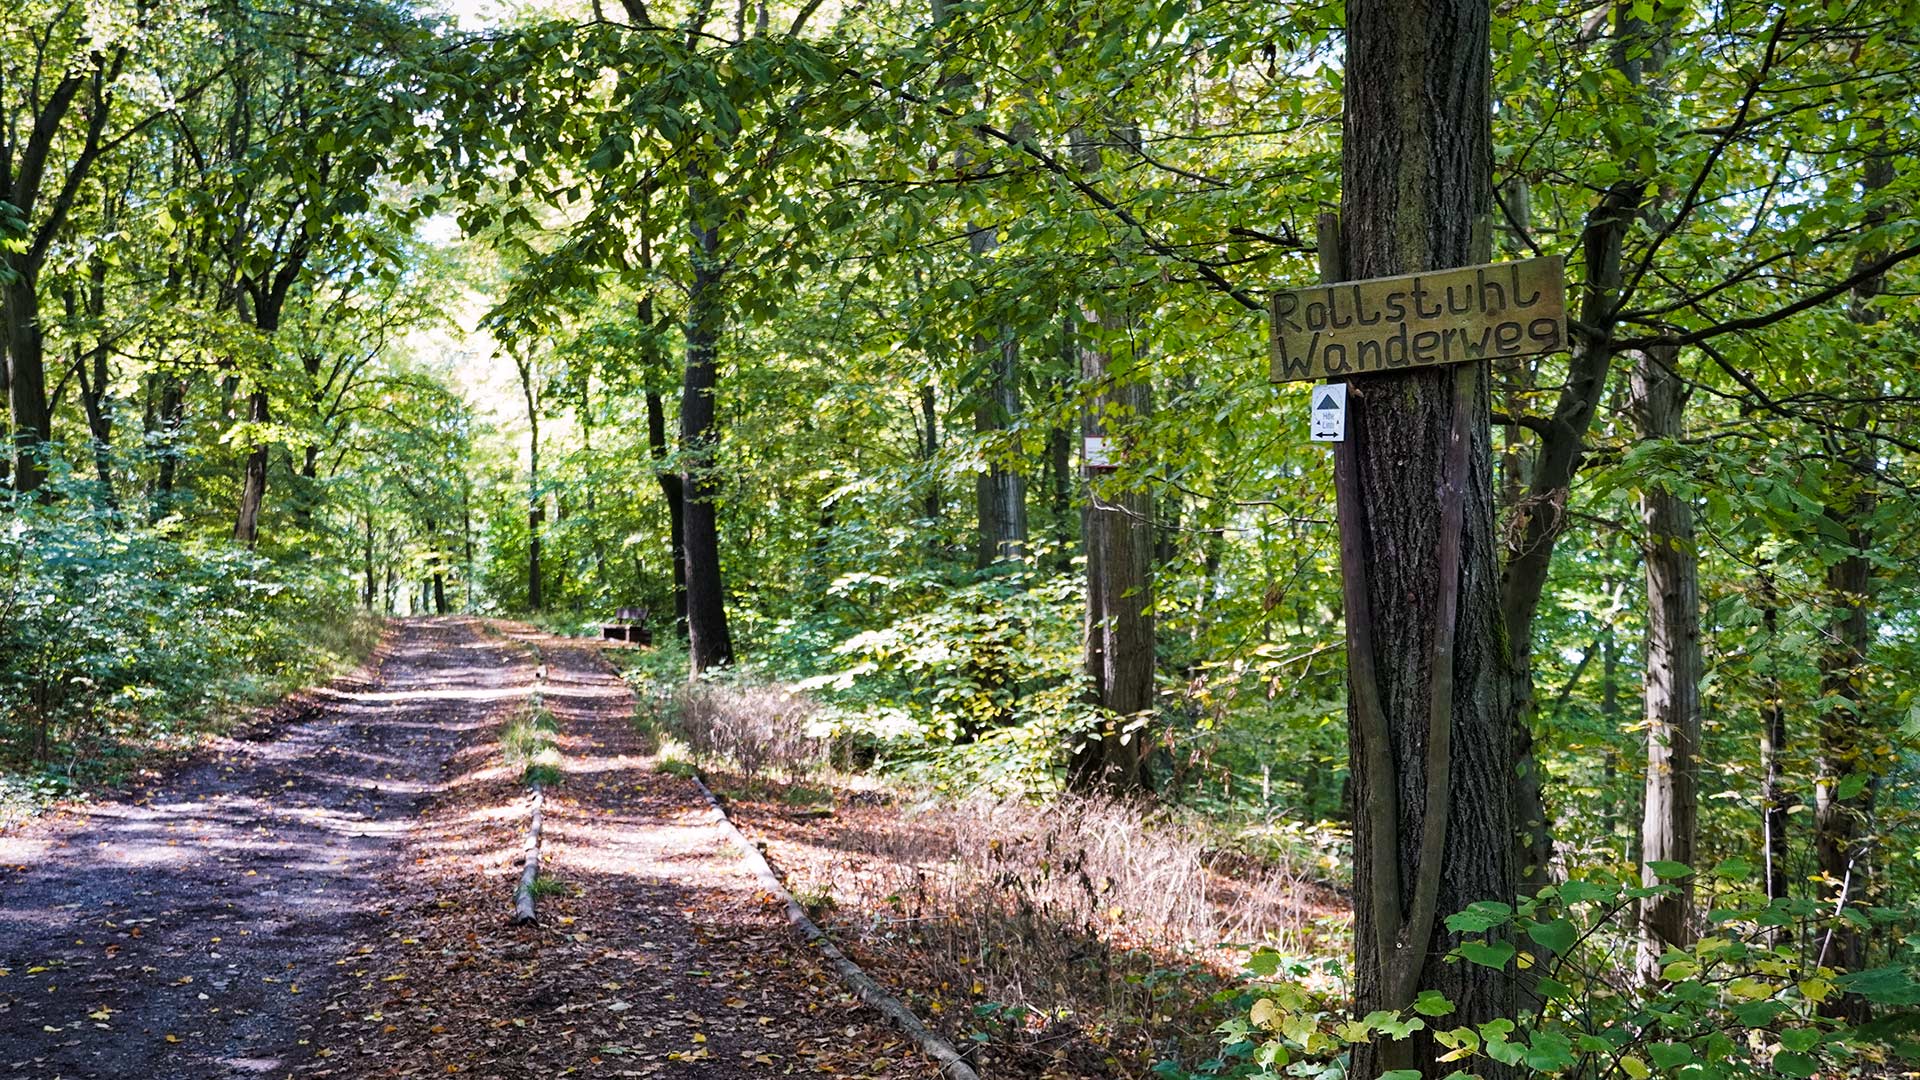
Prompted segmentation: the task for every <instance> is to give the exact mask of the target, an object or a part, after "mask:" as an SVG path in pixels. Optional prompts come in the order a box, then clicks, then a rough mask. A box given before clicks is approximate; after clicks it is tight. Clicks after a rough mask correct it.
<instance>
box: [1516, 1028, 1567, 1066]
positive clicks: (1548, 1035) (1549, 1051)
mask: <svg viewBox="0 0 1920 1080" xmlns="http://www.w3.org/2000/svg"><path fill="white" fill-rule="evenodd" d="M1526 1062H1527V1068H1529V1069H1535V1070H1538V1071H1540V1072H1560V1071H1561V1070H1563V1069H1570V1068H1572V1067H1573V1043H1572V1042H1571V1041H1570V1040H1569V1039H1568V1038H1567V1037H1566V1036H1565V1035H1562V1034H1560V1033H1558V1032H1554V1031H1537V1032H1535V1033H1534V1036H1533V1046H1532V1047H1530V1048H1529V1049H1528V1050H1527V1057H1526Z"/></svg>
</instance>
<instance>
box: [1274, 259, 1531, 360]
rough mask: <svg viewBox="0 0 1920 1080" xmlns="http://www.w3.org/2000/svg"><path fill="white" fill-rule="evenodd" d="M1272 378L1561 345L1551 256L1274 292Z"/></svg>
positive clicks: (1525, 351)
mask: <svg viewBox="0 0 1920 1080" xmlns="http://www.w3.org/2000/svg"><path fill="white" fill-rule="evenodd" d="M1270 313H1271V315H1272V321H1273V333H1272V345H1273V374H1272V379H1273V381H1274V382H1290V381H1292V380H1295V379H1328V378H1334V377H1338V376H1347V375H1356V374H1360V373H1363V372H1376V371H1403V370H1406V369H1408V368H1415V367H1426V366H1429V365H1433V364H1459V363H1464V362H1466V361H1468V360H1485V359H1489V358H1493V357H1503V356H1532V355H1534V354H1536V353H1550V352H1558V351H1559V350H1561V349H1564V348H1566V347H1567V297H1566V279H1565V269H1564V268H1563V267H1562V265H1561V259H1560V256H1558V255H1549V256H1546V257H1545V258H1539V259H1527V260H1524V261H1522V262H1510V263H1492V264H1489V265H1486V266H1462V267H1458V268H1456V269H1452V270H1433V271H1429V272H1426V273H1421V274H1401V275H1399V276H1398V277H1385V278H1371V279H1368V280H1366V281H1343V282H1341V283H1340V284H1338V285H1316V286H1314V287H1312V288H1310V289H1295V290H1294V291H1292V292H1282V293H1275V294H1274V295H1273V302H1272V306H1271V308H1270Z"/></svg>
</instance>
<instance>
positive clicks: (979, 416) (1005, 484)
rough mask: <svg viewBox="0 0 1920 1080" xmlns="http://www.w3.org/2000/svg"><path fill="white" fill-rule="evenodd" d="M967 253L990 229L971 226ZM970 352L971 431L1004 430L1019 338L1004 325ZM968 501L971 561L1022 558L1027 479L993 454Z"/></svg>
mask: <svg viewBox="0 0 1920 1080" xmlns="http://www.w3.org/2000/svg"><path fill="white" fill-rule="evenodd" d="M971 243H972V247H973V252H974V254H975V255H976V256H984V255H985V254H986V253H987V252H989V251H992V250H993V249H994V248H995V247H997V246H999V242H998V241H997V240H996V239H995V238H994V235H993V230H992V229H975V230H974V231H973V236H972V240H971ZM973 348H974V353H975V354H976V355H977V356H979V357H980V358H981V361H982V362H983V363H985V364H986V365H987V377H986V379H985V385H984V387H983V388H982V389H981V391H980V398H979V400H978V401H977V402H975V404H974V410H973V431H974V434H976V435H991V434H993V433H994V432H998V431H1005V430H1007V429H1008V428H1009V427H1011V426H1012V425H1013V421H1014V418H1015V417H1017V416H1019V415H1020V342H1019V341H1018V340H1017V339H1016V338H1015V337H1014V336H1013V332H1012V331H1011V330H1010V329H1007V328H1004V327H1003V328H1000V329H999V330H998V331H997V332H996V333H995V334H993V335H989V334H977V335H975V337H974V342H973ZM974 501H975V504H976V507H977V510H978V514H979V521H980V526H979V528H980V532H979V540H978V542H977V543H976V545H975V547H974V564H975V565H977V566H980V567H982V568H984V567H988V566H992V565H993V564H994V563H996V562H999V561H1000V560H1002V559H1019V558H1024V557H1025V556H1026V552H1027V479H1026V477H1025V476H1022V475H1021V474H1020V472H1019V470H1017V469H1013V468H1009V467H1008V465H1007V463H1006V462H1004V461H1002V460H1000V459H999V457H998V456H995V458H994V459H993V460H992V461H991V463H990V464H988V466H987V468H986V470H985V471H983V472H981V473H980V475H979V477H978V478H977V479H976V480H975V487H974Z"/></svg>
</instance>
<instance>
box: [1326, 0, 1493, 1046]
mask: <svg viewBox="0 0 1920 1080" xmlns="http://www.w3.org/2000/svg"><path fill="white" fill-rule="evenodd" d="M1488 64H1489V60H1488V11H1487V7H1486V5H1484V4H1474V3H1458V2H1448V0H1429V2H1426V3H1419V2H1415V3H1399V2H1392V0H1355V2H1353V3H1350V4H1349V5H1348V8H1347V58H1346V102H1345V106H1346V107H1345V121H1344V129H1343V134H1344V140H1345V141H1344V144H1343V155H1342V167H1341V174H1342V175H1341V179H1342V206H1341V211H1342V218H1343V220H1344V222H1345V230H1344V236H1343V237H1340V238H1339V239H1337V240H1336V238H1335V237H1323V261H1324V262H1325V263H1326V265H1325V266H1324V267H1323V269H1324V271H1325V272H1326V273H1327V275H1328V276H1329V277H1342V278H1349V279H1354V278H1367V277H1382V276H1387V275H1392V274H1399V273H1405V272H1409V271H1418V270H1432V269H1438V268H1444V267H1451V266H1459V265H1464V264H1469V263H1472V262H1474V261H1476V260H1477V259H1478V258H1481V257H1484V255H1485V251H1484V247H1483V244H1484V241H1482V244H1480V245H1477V244H1476V242H1475V237H1476V233H1479V234H1480V235H1481V236H1484V231H1483V230H1482V229H1480V228H1477V227H1476V223H1481V222H1483V215H1485V214H1486V213H1487V211H1488V209H1489V207H1490V205H1491V200H1492V192H1491V178H1490V176H1489V167H1490V158H1491V140H1492V135H1491V130H1490V107H1489V102H1488ZM1323 231H1327V230H1326V227H1325V226H1323ZM1331 231H1333V232H1335V233H1336V234H1337V233H1339V230H1338V229H1337V228H1335V229H1332V230H1331ZM1329 240H1334V241H1335V242H1334V243H1327V241H1329ZM1476 248H1479V250H1476ZM1486 367H1487V365H1486V363H1485V361H1473V362H1469V363H1464V364H1456V365H1451V366H1439V367H1424V368H1412V369H1408V370H1404V371H1399V372H1393V373H1386V374H1372V375H1361V376H1357V377H1355V378H1353V379H1352V381H1351V383H1350V390H1349V394H1350V396H1349V404H1348V410H1349V415H1348V427H1347V440H1348V441H1346V442H1342V443H1336V444H1335V470H1336V486H1337V487H1338V489H1339V495H1340V506H1339V517H1340V534H1341V539H1340V546H1341V561H1342V564H1343V573H1344V575H1345V586H1346V607H1347V650H1348V681H1349V704H1348V721H1349V729H1350V740H1351V751H1350V752H1351V755H1352V769H1353V776H1354V800H1355V814H1354V855H1355V872H1354V880H1355V883H1356V887H1355V889H1354V915H1355V937H1354V940H1355V962H1354V969H1353V970H1354V972H1355V975H1356V984H1355V1008H1356V1011H1357V1013H1358V1014H1360V1015H1365V1014H1367V1013H1369V1012H1372V1011H1374V1010H1376V1009H1401V1008H1404V1007H1406V1006H1407V1005H1409V1004H1410V1003H1411V1001H1412V999H1413V997H1414V996H1415V994H1416V992H1417V991H1419V990H1436V991H1439V992H1440V993H1442V994H1444V995H1446V997H1447V998H1448V999H1449V1000H1450V1001H1452V1002H1453V1003H1454V1006H1455V1011H1454V1013H1453V1014H1452V1015H1451V1016H1450V1017H1449V1018H1448V1024H1449V1025H1450V1026H1451V1025H1461V1024H1466V1025H1472V1024H1476V1023H1480V1022H1483V1021H1486V1020H1491V1019H1493V1018H1495V1017H1500V1016H1509V1015H1512V1013H1513V1012H1514V1011H1515V1005H1516V1000H1515V983H1514V979H1513V975H1512V973H1511V972H1508V971H1494V970H1491V969H1489V968H1487V967H1483V966H1479V965H1476V964H1465V963H1455V964H1446V963H1443V962H1442V957H1443V956H1444V955H1445V954H1446V952H1447V951H1448V949H1449V948H1450V946H1451V944H1452V942H1453V939H1452V937H1451V935H1449V934H1448V933H1447V931H1446V930H1445V927H1444V918H1445V916H1446V915H1447V914H1449V913H1451V912H1455V911H1459V910H1461V909H1463V908H1465V907H1466V906H1467V905H1468V904H1469V903H1472V902H1473V901H1476V900H1498V901H1505V900H1509V899H1511V897H1512V896H1513V894H1514V891H1515V889H1516V888H1517V886H1518V875H1517V872H1516V871H1517V868H1516V866H1515V864H1514V863H1515V860H1514V852H1513V844H1512V838H1513V834H1514V822H1513V817H1512V810H1511V803H1510V798H1509V789H1510V788H1511V786H1512V780H1513V766H1514V761H1513V745H1512V744H1513V739H1512V728H1511V721H1510V716H1509V711H1508V710H1509V699H1508V693H1507V685H1506V680H1507V670H1506V661H1507V657H1506V655H1505V651H1504V643H1503V641H1502V638H1501V632H1500V617H1499V615H1500V607H1499V591H1498V586H1499V581H1498V567H1497V565H1496V563H1495V554H1496V551H1497V548H1498V541H1497V538H1496V536H1495V534H1494V519H1493V504H1494V494H1493V477H1492V445H1491V434H1490V429H1489V422H1488V401H1487V371H1486ZM1442 1052H1443V1051H1442V1050H1441V1049H1440V1048H1439V1047H1438V1045H1437V1044H1435V1043H1434V1042H1433V1041H1432V1039H1431V1038H1429V1037H1428V1033H1427V1032H1424V1031H1423V1032H1418V1033H1415V1034H1414V1035H1412V1036H1410V1037H1409V1038H1407V1039H1404V1040H1398V1041H1388V1040H1386V1039H1384V1038H1381V1039H1378V1040H1376V1041H1374V1042H1370V1043H1363V1044H1361V1045H1359V1046H1356V1047H1355V1053H1354V1058H1353V1075H1354V1076H1356V1077H1359V1078H1361V1080H1371V1078H1372V1077H1375V1076H1378V1075H1379V1074H1380V1073H1382V1072H1384V1071H1387V1070H1390V1069H1404V1068H1413V1069H1420V1070H1422V1072H1423V1073H1425V1074H1429V1075H1439V1074H1441V1073H1444V1072H1446V1071H1448V1069H1449V1066H1445V1065H1441V1064H1438V1061H1437V1059H1438V1057H1439V1055H1440V1054H1441V1053H1442ZM1498 1068H1499V1067H1498V1066H1495V1065H1494V1064H1493V1063H1491V1062H1487V1063H1484V1067H1483V1069H1482V1072H1483V1074H1485V1073H1486V1071H1487V1070H1488V1069H1493V1070H1495V1071H1498Z"/></svg>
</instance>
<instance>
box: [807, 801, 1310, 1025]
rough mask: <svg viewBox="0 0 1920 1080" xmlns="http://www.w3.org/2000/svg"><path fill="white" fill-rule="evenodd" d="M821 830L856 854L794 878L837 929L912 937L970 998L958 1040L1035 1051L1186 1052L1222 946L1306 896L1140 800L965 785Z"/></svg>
mask: <svg viewBox="0 0 1920 1080" xmlns="http://www.w3.org/2000/svg"><path fill="white" fill-rule="evenodd" d="M835 837H836V844H838V845H841V846H845V847H847V848H850V849H851V850H853V851H854V852H856V853H858V854H860V855H863V856H866V857H865V858H860V859H855V860H848V861H847V862H846V863H845V864H844V865H839V864H830V865H829V866H828V868H827V869H825V870H816V871H815V872H816V873H823V874H825V875H826V880H824V881H812V882H808V883H807V887H808V889H809V890H810V895H821V896H826V897H831V898H832V899H833V901H834V902H835V910H836V911H837V912H838V915H837V917H836V928H837V930H838V931H839V932H840V933H841V934H842V935H845V936H851V937H853V938H854V939H855V940H865V941H867V942H869V943H871V944H874V945H886V946H889V947H899V946H902V945H904V946H907V947H910V948H912V949H913V950H914V951H916V952H917V953H918V954H919V955H921V956H922V957H924V958H925V962H926V963H928V964H930V965H931V966H932V967H933V969H934V970H933V974H932V978H931V979H930V980H928V981H930V982H933V983H935V984H945V985H948V986H952V987H956V988H960V990H961V991H962V993H963V994H967V993H968V992H969V991H970V992H971V993H970V995H969V996H970V997H971V998H972V1000H973V1005H972V1011H971V1013H970V1014H969V1015H967V1016H966V1017H965V1018H964V1020H962V1021H961V1022H962V1023H963V1024H964V1025H965V1026H964V1027H963V1029H962V1031H961V1034H962V1035H963V1036H968V1037H972V1038H975V1039H977V1040H979V1041H983V1042H985V1041H991V1042H992V1043H993V1044H994V1045H996V1046H997V1047H999V1048H1000V1052H1003V1053H1014V1054H1027V1055H1034V1056H1037V1058H1038V1059H1046V1058H1047V1057H1048V1055H1050V1054H1051V1053H1052V1052H1053V1051H1054V1049H1055V1048H1058V1047H1061V1046H1063V1045H1065V1044H1066V1043H1069V1042H1071V1043H1075V1044H1076V1045H1078V1046H1080V1047H1082V1048H1083V1049H1084V1048H1085V1047H1086V1046H1088V1045H1097V1046H1101V1047H1104V1048H1106V1049H1109V1050H1113V1051H1117V1052H1120V1053H1122V1055H1123V1056H1125V1057H1127V1058H1129V1059H1131V1060H1133V1061H1135V1062H1137V1063H1138V1062H1146V1061H1151V1060H1153V1059H1154V1058H1155V1057H1156V1056H1158V1055H1160V1054H1161V1053H1163V1052H1171V1053H1176V1054H1179V1053H1182V1052H1186V1053H1192V1052H1196V1051H1197V1050H1198V1049H1199V1048H1200V1047H1202V1046H1204V1045H1206V1044H1208V1043H1209V1040H1210V1039H1211V1036H1210V1031H1211V1029H1212V1027H1213V1025H1214V1024H1216V1023H1218V1022H1219V1021H1220V1020H1222V1019H1223V1018H1224V1015H1225V1014H1224V1012H1222V1006H1221V1005H1220V1004H1219V1003H1218V1002H1216V1001H1214V1000H1213V995H1214V992H1215V991H1216V990H1218V989H1220V988H1221V987H1222V986H1223V985H1224V983H1223V977H1224V976H1223V974H1222V973H1223V972H1231V970H1232V967H1233V963H1234V961H1233V960H1231V959H1230V958H1231V957H1235V956H1237V954H1238V952H1237V948H1236V947H1234V946H1232V945H1231V944H1228V943H1231V942H1234V941H1244V940H1249V939H1279V940H1289V941H1300V940H1303V938H1304V936H1305V935H1306V934H1309V933H1311V932H1313V925H1314V911H1315V909H1316V907H1317V906H1318V903H1319V901H1320V900H1321V897H1320V896H1319V893H1318V887H1317V886H1316V885H1315V884H1314V882H1313V880H1312V879H1311V877H1310V876H1309V875H1307V874H1303V873H1302V872H1300V868H1296V867H1293V866H1288V865H1273V864H1269V865H1260V866H1255V865H1251V864H1249V863H1247V862H1246V861H1245V860H1244V859H1243V858H1240V857H1234V856H1229V855H1227V854H1225V853H1224V852H1223V851H1222V850H1221V848H1220V846H1219V843H1220V840H1221V837H1220V835H1219V833H1218V832H1217V830H1216V829H1215V828H1214V827H1212V826H1210V825H1209V824H1208V823H1206V822H1205V821H1203V820H1201V819H1199V818H1196V817H1194V816H1192V815H1188V814H1182V813H1179V812H1177V811H1173V810H1168V809H1164V808H1161V809H1156V808H1153V807H1151V806H1149V805H1147V804H1143V803H1139V802H1131V801H1117V800H1113V799H1108V798H1100V797H1080V796H1062V797H1059V798H1057V799H1055V800H1052V801H1049V802H1033V801H1030V800H1025V799H1008V798H995V797H991V796H988V795H985V794H977V795H975V796H974V797H972V798H969V799H965V800H962V801H959V802H957V803H947V802H930V803H928V804H926V805H923V806H920V807H916V808H914V809H913V810H911V811H910V812H908V813H905V814H903V815H902V816H900V817H898V818H894V817H892V816H891V815H889V816H888V818H886V819H884V824H876V825H874V826H872V827H861V826H858V825H852V824H844V825H842V826H840V827H839V828H837V829H836V830H835ZM1223 860H1224V861H1226V862H1228V863H1230V865H1228V866H1224V867H1223V866H1222V863H1223ZM1223 869H1225V870H1227V871H1229V872H1228V873H1223V872H1221V871H1222V870H1223ZM1169 1043H1171V1044H1172V1045H1171V1046H1169V1045H1168V1044H1169Z"/></svg>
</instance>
